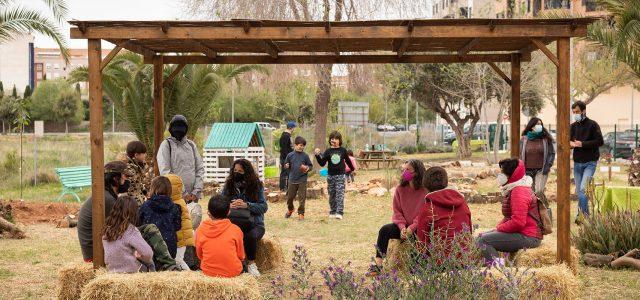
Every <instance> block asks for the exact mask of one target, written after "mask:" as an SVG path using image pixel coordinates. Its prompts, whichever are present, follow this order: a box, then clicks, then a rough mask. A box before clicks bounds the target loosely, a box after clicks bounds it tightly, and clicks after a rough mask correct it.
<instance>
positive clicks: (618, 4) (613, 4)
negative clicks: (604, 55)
mask: <svg viewBox="0 0 640 300" xmlns="http://www.w3.org/2000/svg"><path fill="white" fill-rule="evenodd" d="M598 4H599V5H601V6H602V7H603V8H604V9H605V10H607V11H608V12H609V14H610V18H609V19H604V20H599V21H597V22H595V23H593V24H592V25H591V26H590V27H589V32H588V35H587V37H588V38H589V39H590V40H593V41H597V42H599V43H601V44H602V45H604V46H605V47H607V48H609V49H610V50H611V51H612V52H613V53H614V54H615V56H616V58H617V59H618V60H619V61H622V62H624V63H626V64H627V65H628V66H629V67H630V68H631V69H632V70H633V72H634V73H635V74H636V76H638V77H640V1H638V0H598Z"/></svg>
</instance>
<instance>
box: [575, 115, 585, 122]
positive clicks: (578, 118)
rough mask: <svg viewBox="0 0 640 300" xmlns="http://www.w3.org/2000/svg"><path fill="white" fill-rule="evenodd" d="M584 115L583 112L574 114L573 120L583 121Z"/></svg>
mask: <svg viewBox="0 0 640 300" xmlns="http://www.w3.org/2000/svg"><path fill="white" fill-rule="evenodd" d="M582 119H583V117H582V114H573V120H574V121H576V122H580V121H582Z"/></svg>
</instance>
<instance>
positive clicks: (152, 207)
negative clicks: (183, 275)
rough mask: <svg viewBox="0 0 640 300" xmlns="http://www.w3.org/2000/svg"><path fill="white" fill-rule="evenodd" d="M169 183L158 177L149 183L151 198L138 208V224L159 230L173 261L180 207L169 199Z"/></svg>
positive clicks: (179, 225)
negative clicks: (154, 226) (150, 225)
mask: <svg viewBox="0 0 640 300" xmlns="http://www.w3.org/2000/svg"><path fill="white" fill-rule="evenodd" d="M169 195H171V182H170V181H169V179H168V178H167V177H164V176H158V177H156V178H154V179H153V180H152V181H151V198H150V199H149V200H147V201H146V202H145V203H143V204H142V206H140V210H139V212H138V220H139V224H154V225H156V226H157V227H158V229H159V230H160V233H161V234H162V239H164V242H165V243H166V244H167V248H168V250H169V254H170V255H171V257H172V258H174V259H175V257H176V251H177V247H178V237H177V235H176V232H177V231H178V230H180V228H182V219H181V216H180V206H178V205H176V204H174V203H173V201H171V198H169Z"/></svg>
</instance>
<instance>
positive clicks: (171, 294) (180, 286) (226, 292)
mask: <svg viewBox="0 0 640 300" xmlns="http://www.w3.org/2000/svg"><path fill="white" fill-rule="evenodd" d="M81 299H86V300H89V299H101V300H109V299H114V300H115V299H118V300H120V299H128V300H129V299H131V300H136V299H147V300H148V299H153V300H173V299H261V296H260V291H259V287H258V282H257V281H256V279H255V278H254V277H253V276H251V275H248V274H243V275H240V276H238V277H235V278H216V277H209V276H206V275H204V274H202V273H200V272H195V271H183V272H170V271H168V272H152V273H135V274H115V273H110V274H106V275H102V276H98V277H96V278H95V279H94V280H92V281H91V282H89V284H88V285H87V286H86V287H85V288H84V289H83V291H82V298H81Z"/></svg>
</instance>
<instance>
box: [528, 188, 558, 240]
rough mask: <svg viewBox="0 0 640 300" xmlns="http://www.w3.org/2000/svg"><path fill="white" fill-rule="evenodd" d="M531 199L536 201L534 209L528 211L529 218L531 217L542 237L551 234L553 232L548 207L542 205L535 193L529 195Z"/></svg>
mask: <svg viewBox="0 0 640 300" xmlns="http://www.w3.org/2000/svg"><path fill="white" fill-rule="evenodd" d="M531 197H532V198H533V200H534V201H536V204H537V205H536V207H537V209H535V208H531V209H529V212H528V214H529V216H531V217H532V218H533V219H534V220H536V223H538V228H539V229H540V232H541V233H542V235H547V234H551V233H552V232H553V223H552V222H551V216H550V215H549V206H548V205H547V204H546V203H544V201H542V200H541V199H540V197H538V196H537V195H536V194H535V193H532V194H531Z"/></svg>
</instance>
